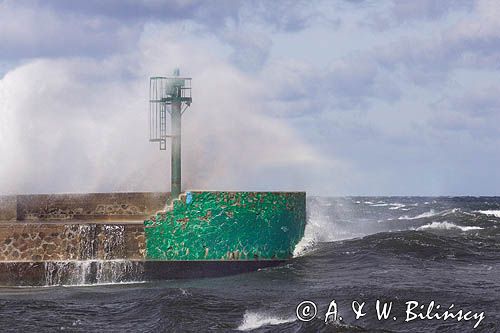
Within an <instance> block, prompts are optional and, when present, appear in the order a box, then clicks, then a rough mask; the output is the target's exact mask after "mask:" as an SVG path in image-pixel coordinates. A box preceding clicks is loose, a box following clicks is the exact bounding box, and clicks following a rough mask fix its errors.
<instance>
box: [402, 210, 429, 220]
mask: <svg viewBox="0 0 500 333" xmlns="http://www.w3.org/2000/svg"><path fill="white" fill-rule="evenodd" d="M438 214H439V213H436V212H435V211H434V209H431V210H430V211H428V212H425V213H422V214H419V215H417V216H414V217H410V216H408V215H403V216H400V217H398V220H417V219H423V218H426V217H432V216H435V215H438Z"/></svg>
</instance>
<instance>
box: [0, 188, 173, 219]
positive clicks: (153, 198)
mask: <svg viewBox="0 0 500 333" xmlns="http://www.w3.org/2000/svg"><path fill="white" fill-rule="evenodd" d="M169 200H170V193H162V192H160V193H150V192H142V193H141V192H131V193H84V194H32V195H14V196H0V221H16V220H17V221H47V220H92V221H96V220H117V221H120V220H123V221H143V220H145V219H146V218H148V217H149V216H151V215H154V214H155V213H156V212H158V211H160V210H163V209H164V207H165V204H166V202H167V201H169Z"/></svg>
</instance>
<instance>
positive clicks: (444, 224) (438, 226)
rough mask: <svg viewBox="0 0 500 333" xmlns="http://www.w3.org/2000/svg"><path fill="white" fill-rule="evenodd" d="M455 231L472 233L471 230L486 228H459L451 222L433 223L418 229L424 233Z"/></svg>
mask: <svg viewBox="0 0 500 333" xmlns="http://www.w3.org/2000/svg"><path fill="white" fill-rule="evenodd" d="M430 229H434V230H453V229H459V230H462V231H470V230H482V229H484V228H481V227H472V226H459V225H456V224H453V223H449V222H432V223H429V224H426V225H423V226H421V227H418V228H417V230H418V231H423V230H430Z"/></svg>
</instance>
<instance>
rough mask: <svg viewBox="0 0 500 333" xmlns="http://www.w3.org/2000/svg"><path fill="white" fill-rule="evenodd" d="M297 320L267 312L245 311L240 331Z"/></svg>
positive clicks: (239, 327)
mask: <svg viewBox="0 0 500 333" xmlns="http://www.w3.org/2000/svg"><path fill="white" fill-rule="evenodd" d="M293 321H295V318H293V317H291V318H282V317H277V316H271V315H268V314H266V313H261V312H253V311H248V310H247V311H245V314H244V315H243V321H242V323H241V324H240V326H238V328H237V330H238V331H251V330H255V329H257V328H260V327H263V326H269V325H280V324H285V323H290V322H293Z"/></svg>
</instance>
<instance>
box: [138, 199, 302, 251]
mask: <svg viewBox="0 0 500 333" xmlns="http://www.w3.org/2000/svg"><path fill="white" fill-rule="evenodd" d="M305 223H306V194H305V192H206V191H204V192H187V193H186V194H184V195H182V196H181V199H180V200H176V201H174V205H173V207H172V209H170V210H168V211H166V212H165V213H161V214H157V215H156V216H154V217H153V218H151V219H150V220H148V221H146V222H145V234H146V250H147V251H146V257H147V258H148V259H155V260H266V259H289V258H291V257H292V253H293V250H294V248H295V245H296V244H297V243H298V242H299V240H300V239H301V238H302V236H303V235H304V229H305Z"/></svg>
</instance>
